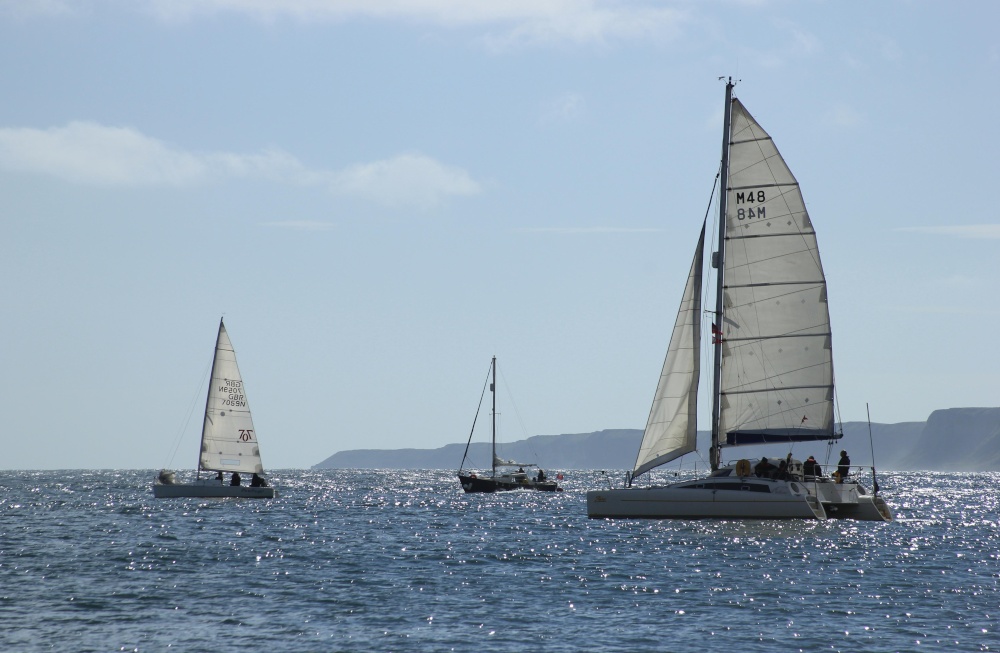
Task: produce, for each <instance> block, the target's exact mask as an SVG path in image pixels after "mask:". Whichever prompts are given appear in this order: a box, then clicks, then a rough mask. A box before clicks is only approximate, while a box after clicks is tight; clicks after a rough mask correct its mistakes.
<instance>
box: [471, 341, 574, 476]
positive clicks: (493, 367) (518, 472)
mask: <svg viewBox="0 0 1000 653" xmlns="http://www.w3.org/2000/svg"><path fill="white" fill-rule="evenodd" d="M487 380H488V381H489V384H490V394H491V395H492V396H493V409H492V411H491V415H490V416H491V418H492V427H491V430H492V438H491V443H492V445H491V452H492V459H493V462H492V466H491V468H490V475H489V476H485V475H484V476H480V475H479V474H476V473H475V472H473V471H468V470H466V469H465V460H466V458H468V456H469V445H470V444H471V443H472V434H473V433H474V432H475V430H476V421H475V420H473V422H472V430H471V431H470V432H469V440H468V442H466V443H465V454H464V455H463V456H462V464H461V465H460V466H459V469H458V480H459V482H460V483H461V484H462V489H463V490H465V491H466V492H467V493H472V492H504V491H507V490H542V491H543V492H561V491H562V488H561V487H559V484H558V483H557V482H556V481H552V480H549V479H547V478H546V476H545V470H543V469H541V468H540V467H538V465H537V464H536V463H519V462H515V461H513V460H504V459H502V458H500V457H499V456H498V455H497V393H496V385H497V357H496V356H494V357H493V360H492V361H490V376H487ZM480 405H482V399H480ZM476 416H477V417H478V416H479V411H478V410H477V411H476ZM526 467H527V468H529V469H530V468H535V469H536V470H537V471H535V472H534V473H529V472H527V471H525V468H526ZM515 468H517V469H515ZM497 470H499V473H498V471H497Z"/></svg>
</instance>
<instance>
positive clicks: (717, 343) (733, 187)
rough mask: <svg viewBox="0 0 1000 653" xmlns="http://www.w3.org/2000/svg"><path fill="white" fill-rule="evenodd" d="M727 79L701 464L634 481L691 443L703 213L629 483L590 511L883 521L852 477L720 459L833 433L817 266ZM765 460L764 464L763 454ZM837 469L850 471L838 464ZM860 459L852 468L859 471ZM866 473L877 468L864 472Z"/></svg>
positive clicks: (826, 325)
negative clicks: (687, 474)
mask: <svg viewBox="0 0 1000 653" xmlns="http://www.w3.org/2000/svg"><path fill="white" fill-rule="evenodd" d="M732 91H733V83H732V80H729V81H728V83H727V84H726V104H725V118H724V127H723V148H722V165H721V173H720V174H721V177H722V180H723V186H722V190H721V192H720V196H719V225H720V228H719V241H718V247H717V249H716V251H715V252H714V254H713V258H712V267H713V268H715V269H716V274H715V281H716V288H715V312H714V316H713V324H712V345H713V354H714V356H713V361H712V365H711V367H710V369H711V370H712V443H711V449H710V451H709V462H710V465H711V473H710V475H709V476H707V477H705V478H697V479H694V480H689V481H681V482H678V483H673V484H670V485H666V486H653V487H636V486H634V485H633V483H634V481H635V479H636V478H637V477H639V476H640V475H642V474H645V473H647V472H649V471H650V470H652V469H655V468H656V467H659V466H660V465H663V464H666V463H668V462H670V461H672V460H674V459H676V458H678V457H680V456H682V455H684V454H686V453H690V452H693V451H695V450H696V442H695V437H696V431H697V394H698V384H699V377H700V373H701V369H702V360H701V353H700V351H701V332H702V324H701V320H702V304H701V302H702V267H703V261H704V246H705V225H704V224H703V225H702V228H701V235H700V237H699V239H698V246H697V248H696V250H695V255H694V260H693V261H692V263H691V268H690V272H689V274H688V278H687V283H686V285H685V288H684V293H683V296H682V299H681V305H680V308H679V310H678V313H677V319H676V322H675V324H674V329H673V333H672V334H671V338H670V344H669V346H668V348H667V356H666V360H665V361H664V364H663V370H662V372H661V375H660V381H659V384H658V386H657V388H656V393H655V395H654V399H653V405H652V408H651V409H650V413H649V419H648V421H647V423H646V429H645V432H644V434H643V439H642V443H641V445H640V447H639V453H638V456H637V459H636V463H635V467H634V469H633V470H632V472H631V473H630V474H629V475H628V477H627V483H626V487H625V488H621V489H609V490H592V491H589V492H587V515H588V516H589V517H592V518H602V517H623V518H634V517H649V518H699V517H722V518H751V519H782V518H785V519H789V518H804V519H827V518H828V517H846V518H853V519H861V520H885V521H890V520H891V519H892V512H891V510H890V509H889V507H888V506H887V505H886V503H885V501H884V500H883V499H882V498H881V497H879V496H878V494H877V492H878V484H877V483H875V484H874V485H873V487H874V488H875V494H871V493H869V492H868V491H867V490H866V489H865V488H864V487H863V486H862V485H861V484H860V483H858V482H856V480H855V477H853V476H849V475H848V476H847V478H846V479H844V478H840V477H839V475H838V477H837V478H831V477H826V476H822V475H821V470H819V471H817V470H816V469H815V468H814V466H813V465H812V462H813V461H812V460H810V461H807V462H808V463H809V465H807V466H805V467H804V466H803V465H802V463H801V462H800V461H798V460H795V459H793V458H792V455H791V454H790V453H789V454H788V455H787V456H785V457H784V458H783V459H780V458H779V460H781V467H780V468H778V469H776V470H775V471H776V472H777V473H770V472H765V471H764V468H765V467H766V464H770V463H767V462H766V459H762V460H761V461H758V460H748V459H742V460H737V461H734V462H732V463H729V464H723V463H722V461H721V458H722V451H723V448H725V447H730V446H739V445H744V444H768V443H770V444H784V445H785V446H788V447H790V446H791V443H794V442H801V441H833V440H837V439H839V438H840V437H842V433H841V432H840V431H839V430H838V429H837V427H836V424H835V421H834V410H835V406H834V378H833V349H832V342H831V331H830V314H829V310H828V305H827V290H826V278H825V276H824V274H823V266H822V264H821V262H820V257H819V250H818V247H817V241H816V232H815V230H814V229H813V224H812V221H811V220H810V218H809V215H808V213H807V212H806V208H805V203H804V201H803V199H802V194H801V192H800V190H799V185H798V182H797V181H796V180H795V177H794V176H793V175H792V173H791V170H789V168H788V166H787V165H786V164H785V161H784V160H783V159H782V157H781V154H780V153H779V152H778V150H777V148H776V147H775V145H774V142H773V141H772V140H771V137H770V136H769V135H768V134H767V132H765V131H764V130H763V129H762V128H761V127H760V125H759V124H758V123H757V121H756V120H754V118H753V117H752V116H751V115H750V113H749V112H748V111H747V109H746V107H744V106H743V104H742V103H741V102H740V101H739V100H738V99H736V98H734V97H733V93H732ZM762 463H766V464H762ZM845 471H847V470H845ZM855 471H856V470H855ZM873 477H874V471H873Z"/></svg>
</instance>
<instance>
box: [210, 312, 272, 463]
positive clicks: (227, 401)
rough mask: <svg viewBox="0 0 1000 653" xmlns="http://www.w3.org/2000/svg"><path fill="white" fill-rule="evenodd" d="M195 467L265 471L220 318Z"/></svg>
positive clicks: (233, 357)
mask: <svg viewBox="0 0 1000 653" xmlns="http://www.w3.org/2000/svg"><path fill="white" fill-rule="evenodd" d="M198 468H199V470H202V469H206V470H212V471H226V472H248V473H256V474H263V473H264V467H263V465H262V463H261V459H260V448H259V446H258V443H257V434H256V431H255V430H254V426H253V419H252V418H251V416H250V404H249V401H248V400H247V397H246V391H245V389H244V387H243V378H242V376H240V369H239V365H238V364H237V363H236V351H235V350H234V349H233V345H232V342H230V340H229V334H228V333H227V332H226V327H225V324H223V322H222V321H220V322H219V335H218V337H217V338H216V342H215V357H214V358H213V361H212V377H211V379H210V380H209V387H208V396H207V398H206V400H205V421H204V423H203V425H202V431H201V454H200V457H199V461H198Z"/></svg>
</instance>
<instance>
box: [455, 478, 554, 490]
mask: <svg viewBox="0 0 1000 653" xmlns="http://www.w3.org/2000/svg"><path fill="white" fill-rule="evenodd" d="M458 480H459V482H461V484H462V489H463V490H465V492H466V494H472V493H475V492H507V491H510V490H540V491H542V492H561V491H562V488H560V487H559V486H558V484H556V482H555V481H542V482H541V483H539V482H537V481H532V480H530V479H526V480H525V481H524V482H521V483H517V482H509V481H501V480H498V479H493V478H480V477H478V476H466V475H464V474H459V475H458Z"/></svg>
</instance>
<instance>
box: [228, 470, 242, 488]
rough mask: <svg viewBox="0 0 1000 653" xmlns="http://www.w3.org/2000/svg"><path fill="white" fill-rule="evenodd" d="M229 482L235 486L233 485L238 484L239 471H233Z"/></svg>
mask: <svg viewBox="0 0 1000 653" xmlns="http://www.w3.org/2000/svg"><path fill="white" fill-rule="evenodd" d="M229 484H230V485H232V486H233V487H235V486H237V485H239V484H240V473H239V472H233V478H232V479H231V480H230V481H229Z"/></svg>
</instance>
